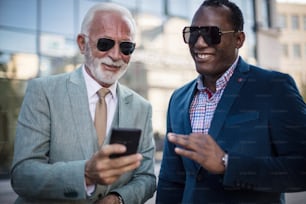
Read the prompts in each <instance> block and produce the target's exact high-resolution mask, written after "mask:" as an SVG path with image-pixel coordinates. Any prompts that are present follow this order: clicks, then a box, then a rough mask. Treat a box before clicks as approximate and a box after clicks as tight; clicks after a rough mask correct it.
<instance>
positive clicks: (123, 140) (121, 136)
mask: <svg viewBox="0 0 306 204" xmlns="http://www.w3.org/2000/svg"><path fill="white" fill-rule="evenodd" d="M140 135H141V129H136V128H113V129H112V133H111V139H110V144H123V145H125V146H126V149H127V150H126V152H125V153H123V154H112V155H110V158H117V157H121V156H126V155H130V154H135V153H136V152H137V148H138V144H139V139H140Z"/></svg>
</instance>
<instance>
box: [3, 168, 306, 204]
mask: <svg viewBox="0 0 306 204" xmlns="http://www.w3.org/2000/svg"><path fill="white" fill-rule="evenodd" d="M159 167H160V164H159V163H157V164H156V166H155V172H156V175H157V174H158V172H159ZM16 197H17V196H16V194H15V193H14V191H13V190H12V188H11V185H10V181H9V179H0V204H12V203H14V200H15V199H16ZM154 203H155V197H153V198H152V199H150V200H149V201H147V202H146V203H145V204H154ZM286 204H306V192H301V193H290V194H286Z"/></svg>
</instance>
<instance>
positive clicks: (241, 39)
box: [236, 31, 245, 49]
mask: <svg viewBox="0 0 306 204" xmlns="http://www.w3.org/2000/svg"><path fill="white" fill-rule="evenodd" d="M236 39H237V40H236V48H238V49H239V48H241V47H242V45H243V43H244V40H245V33H244V32H243V31H238V32H237V33H236Z"/></svg>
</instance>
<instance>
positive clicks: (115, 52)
mask: <svg viewBox="0 0 306 204" xmlns="http://www.w3.org/2000/svg"><path fill="white" fill-rule="evenodd" d="M108 55H109V57H110V58H112V59H113V60H114V61H116V60H118V59H120V58H121V51H120V47H119V44H118V43H115V45H114V47H112V48H111V49H110V50H109V51H108Z"/></svg>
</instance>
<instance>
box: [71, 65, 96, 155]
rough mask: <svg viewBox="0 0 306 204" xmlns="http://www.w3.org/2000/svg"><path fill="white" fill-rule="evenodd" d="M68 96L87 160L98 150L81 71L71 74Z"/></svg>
mask: <svg viewBox="0 0 306 204" xmlns="http://www.w3.org/2000/svg"><path fill="white" fill-rule="evenodd" d="M67 89H68V95H69V99H70V106H71V111H72V115H73V118H72V119H73V122H74V125H75V128H76V130H77V131H76V132H78V135H77V137H79V139H78V141H79V143H80V146H81V150H82V153H83V155H84V157H85V158H89V157H90V156H91V155H92V153H93V152H95V151H96V150H97V148H98V146H97V136H96V133H95V131H94V130H95V128H94V125H93V122H92V119H91V116H90V112H89V108H88V107H89V104H88V100H87V90H86V84H85V80H84V77H83V74H82V69H81V68H79V69H77V70H76V71H74V72H72V74H71V75H70V78H69V80H68V81H67Z"/></svg>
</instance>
